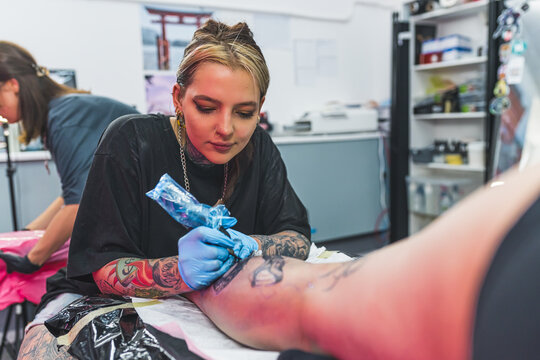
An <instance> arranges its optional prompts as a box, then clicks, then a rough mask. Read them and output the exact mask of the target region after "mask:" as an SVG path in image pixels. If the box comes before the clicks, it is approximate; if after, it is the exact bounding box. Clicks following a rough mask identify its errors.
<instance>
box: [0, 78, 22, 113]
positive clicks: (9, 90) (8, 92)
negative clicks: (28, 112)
mask: <svg viewBox="0 0 540 360" xmlns="http://www.w3.org/2000/svg"><path fill="white" fill-rule="evenodd" d="M0 116H2V117H3V118H5V119H7V121H8V122H9V123H10V124H12V123H16V122H17V121H19V120H20V118H21V116H20V110H19V82H18V81H17V80H15V79H10V80H7V81H4V82H0Z"/></svg>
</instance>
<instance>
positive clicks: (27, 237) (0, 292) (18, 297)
mask: <svg viewBox="0 0 540 360" xmlns="http://www.w3.org/2000/svg"><path fill="white" fill-rule="evenodd" d="M43 233H44V231H16V232H10V233H0V250H2V251H4V252H6V253H13V254H17V255H20V256H24V255H26V254H27V253H28V252H29V251H30V249H31V248H32V247H33V246H34V245H35V244H36V242H37V241H38V240H39V239H40V238H41V237H42V236H43ZM68 250H69V240H68V241H67V242H66V243H65V244H64V245H63V246H62V247H61V248H60V249H59V250H58V251H56V252H55V253H54V254H53V255H52V256H51V257H50V259H49V260H47V262H46V263H45V264H44V265H43V267H42V268H41V269H39V270H38V271H36V272H35V273H33V274H20V273H16V272H13V273H11V274H8V273H7V271H6V263H5V262H4V261H2V260H1V259H0V310H3V309H5V308H6V307H8V306H9V305H12V304H16V303H21V302H23V301H24V300H28V301H30V302H33V303H34V304H37V303H39V301H40V300H41V297H42V296H43V294H45V290H46V289H45V280H47V278H48V277H49V276H51V275H54V274H55V273H56V272H57V271H58V270H59V269H60V268H62V267H64V266H66V262H67V257H68Z"/></svg>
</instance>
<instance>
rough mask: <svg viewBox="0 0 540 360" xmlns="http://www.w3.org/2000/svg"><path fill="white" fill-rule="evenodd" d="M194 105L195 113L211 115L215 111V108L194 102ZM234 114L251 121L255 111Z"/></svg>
mask: <svg viewBox="0 0 540 360" xmlns="http://www.w3.org/2000/svg"><path fill="white" fill-rule="evenodd" d="M194 104H195V107H196V108H197V111H199V112H200V113H201V114H211V113H212V112H214V111H215V110H216V108H215V107H209V106H201V105H199V104H197V103H196V102H194ZM236 114H237V115H238V116H239V117H241V118H242V119H251V118H252V117H253V116H254V115H255V111H237V112H236Z"/></svg>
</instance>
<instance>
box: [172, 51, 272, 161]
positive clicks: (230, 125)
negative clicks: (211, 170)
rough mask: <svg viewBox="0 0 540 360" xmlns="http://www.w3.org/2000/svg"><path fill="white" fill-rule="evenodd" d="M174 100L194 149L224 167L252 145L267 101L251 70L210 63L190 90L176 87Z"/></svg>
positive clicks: (202, 69) (197, 73) (198, 73)
mask: <svg viewBox="0 0 540 360" xmlns="http://www.w3.org/2000/svg"><path fill="white" fill-rule="evenodd" d="M182 90H183V93H182ZM173 101H174V103H175V107H176V108H177V109H178V110H181V111H182V112H183V113H184V119H185V121H186V132H187V135H188V137H189V140H190V142H191V143H192V144H193V146H195V148H196V149H197V150H198V151H199V152H200V153H201V154H202V155H204V157H205V158H206V159H207V160H209V161H210V162H212V163H214V164H224V163H226V162H228V161H229V160H231V159H232V158H233V157H234V156H236V155H237V154H238V153H239V152H240V151H242V149H244V147H245V146H246V145H247V143H248V142H249V139H250V138H251V135H252V134H253V132H254V131H255V128H256V126H257V121H258V116H259V112H260V109H261V106H262V103H263V102H264V98H263V99H262V100H260V99H259V89H258V88H257V86H256V85H255V81H254V80H253V78H252V77H251V75H250V74H249V73H248V72H247V71H245V70H239V69H237V70H231V69H230V68H229V67H227V66H225V65H221V64H217V63H211V62H207V63H203V64H201V65H199V68H198V69H197V71H196V72H195V74H194V77H193V82H192V83H191V84H190V85H189V86H188V87H187V88H185V89H181V88H180V86H179V85H178V84H176V85H175V87H174V89H173Z"/></svg>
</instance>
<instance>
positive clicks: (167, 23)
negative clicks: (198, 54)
mask: <svg viewBox="0 0 540 360" xmlns="http://www.w3.org/2000/svg"><path fill="white" fill-rule="evenodd" d="M210 17H212V12H211V11H208V10H207V9H202V8H181V9H180V8H164V7H160V6H156V5H142V6H141V32H142V34H141V35H142V45H143V46H142V48H143V63H144V74H145V75H144V76H145V86H146V89H145V90H146V106H147V109H146V112H148V113H162V114H165V115H171V114H173V113H174V108H173V105H172V100H171V96H170V94H171V91H172V86H173V84H174V83H175V81H176V75H175V71H176V67H177V66H178V64H179V63H180V60H181V59H182V56H183V55H184V49H185V47H186V45H187V44H188V43H189V41H190V40H191V37H192V36H193V32H194V31H195V30H196V29H197V28H198V27H200V26H201V25H202V24H203V23H204V22H205V21H206V20H207V19H209V18H210Z"/></svg>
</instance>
